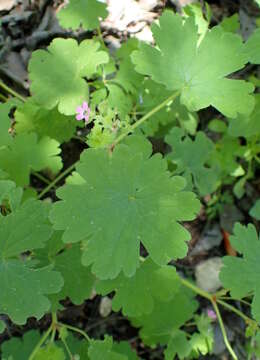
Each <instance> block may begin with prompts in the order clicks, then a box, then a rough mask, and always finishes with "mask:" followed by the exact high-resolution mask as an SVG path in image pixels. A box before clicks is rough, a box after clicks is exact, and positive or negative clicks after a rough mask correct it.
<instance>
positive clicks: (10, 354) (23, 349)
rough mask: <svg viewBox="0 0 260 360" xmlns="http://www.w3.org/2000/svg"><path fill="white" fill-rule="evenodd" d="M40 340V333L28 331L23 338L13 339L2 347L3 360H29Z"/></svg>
mask: <svg viewBox="0 0 260 360" xmlns="http://www.w3.org/2000/svg"><path fill="white" fill-rule="evenodd" d="M39 340H40V334H39V333H38V331H34V330H31V331H28V332H26V333H25V334H24V336H23V337H22V338H17V337H12V338H11V339H10V340H8V341H5V342H4V343H3V344H2V345H1V351H2V357H3V360H28V358H29V356H30V354H31V352H32V349H33V348H34V346H36V344H37V343H38V342H39Z"/></svg>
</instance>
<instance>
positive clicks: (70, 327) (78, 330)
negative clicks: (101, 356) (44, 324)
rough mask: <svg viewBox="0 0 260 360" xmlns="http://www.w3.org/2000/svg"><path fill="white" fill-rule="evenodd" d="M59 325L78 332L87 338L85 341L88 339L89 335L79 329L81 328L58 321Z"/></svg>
mask: <svg viewBox="0 0 260 360" xmlns="http://www.w3.org/2000/svg"><path fill="white" fill-rule="evenodd" d="M59 326H63V327H65V328H67V329H68V330H71V331H74V332H76V333H79V334H81V335H82V336H84V338H85V339H86V340H87V341H90V337H89V336H88V334H87V333H85V331H83V330H81V329H78V328H76V327H74V326H71V325H67V324H60V323H59Z"/></svg>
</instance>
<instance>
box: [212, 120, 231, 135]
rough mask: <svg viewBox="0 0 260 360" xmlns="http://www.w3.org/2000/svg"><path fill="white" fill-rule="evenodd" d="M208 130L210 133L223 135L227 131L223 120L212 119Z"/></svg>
mask: <svg viewBox="0 0 260 360" xmlns="http://www.w3.org/2000/svg"><path fill="white" fill-rule="evenodd" d="M208 128H209V129H210V130H211V131H214V132H217V133H225V132H226V130H227V125H226V123H225V122H224V121H223V120H219V119H213V120H211V121H210V122H209V124H208Z"/></svg>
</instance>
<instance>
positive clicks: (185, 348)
mask: <svg viewBox="0 0 260 360" xmlns="http://www.w3.org/2000/svg"><path fill="white" fill-rule="evenodd" d="M191 350H192V347H191V345H190V342H189V341H188V339H187V336H186V333H185V332H184V331H182V330H175V331H173V332H172V335H171V339H170V341H169V342H168V344H167V348H166V349H165V351H164V356H165V360H172V359H174V358H175V356H176V355H178V357H179V358H180V359H187V358H188V355H189V354H190V352H191Z"/></svg>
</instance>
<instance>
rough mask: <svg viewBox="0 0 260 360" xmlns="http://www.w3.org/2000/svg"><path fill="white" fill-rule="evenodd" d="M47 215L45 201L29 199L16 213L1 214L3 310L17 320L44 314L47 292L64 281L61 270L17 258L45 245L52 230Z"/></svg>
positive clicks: (0, 307) (0, 295)
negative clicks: (36, 267) (31, 265)
mask: <svg viewBox="0 0 260 360" xmlns="http://www.w3.org/2000/svg"><path fill="white" fill-rule="evenodd" d="M47 216H48V207H46V205H45V204H43V203H41V202H38V201H35V200H28V201H27V202H25V203H24V204H23V205H22V206H21V207H20V208H19V209H17V210H16V211H15V212H14V213H12V214H10V215H7V216H3V217H0V254H1V259H0V282H1V286H2V291H1V293H0V312H1V313H4V314H7V315H8V316H9V317H10V318H11V319H12V321H14V322H15V323H17V324H24V323H25V321H26V319H27V318H28V317H29V316H35V317H36V318H40V317H42V316H43V315H44V313H45V312H46V311H48V309H49V308H50V302H49V301H48V299H47V297H46V296H45V295H47V294H52V293H55V292H58V291H59V290H60V288H61V287H62V285H63V280H62V278H61V276H60V274H59V273H57V272H55V271H52V270H51V268H50V267H49V268H41V269H31V268H29V267H28V266H27V265H26V262H24V261H21V260H17V258H18V257H19V255H20V254H21V253H24V252H26V251H30V250H33V249H37V248H41V247H43V246H44V245H45V242H46V241H47V240H48V239H49V237H50V236H51V233H52V229H51V227H50V225H49V224H48V222H47Z"/></svg>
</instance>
